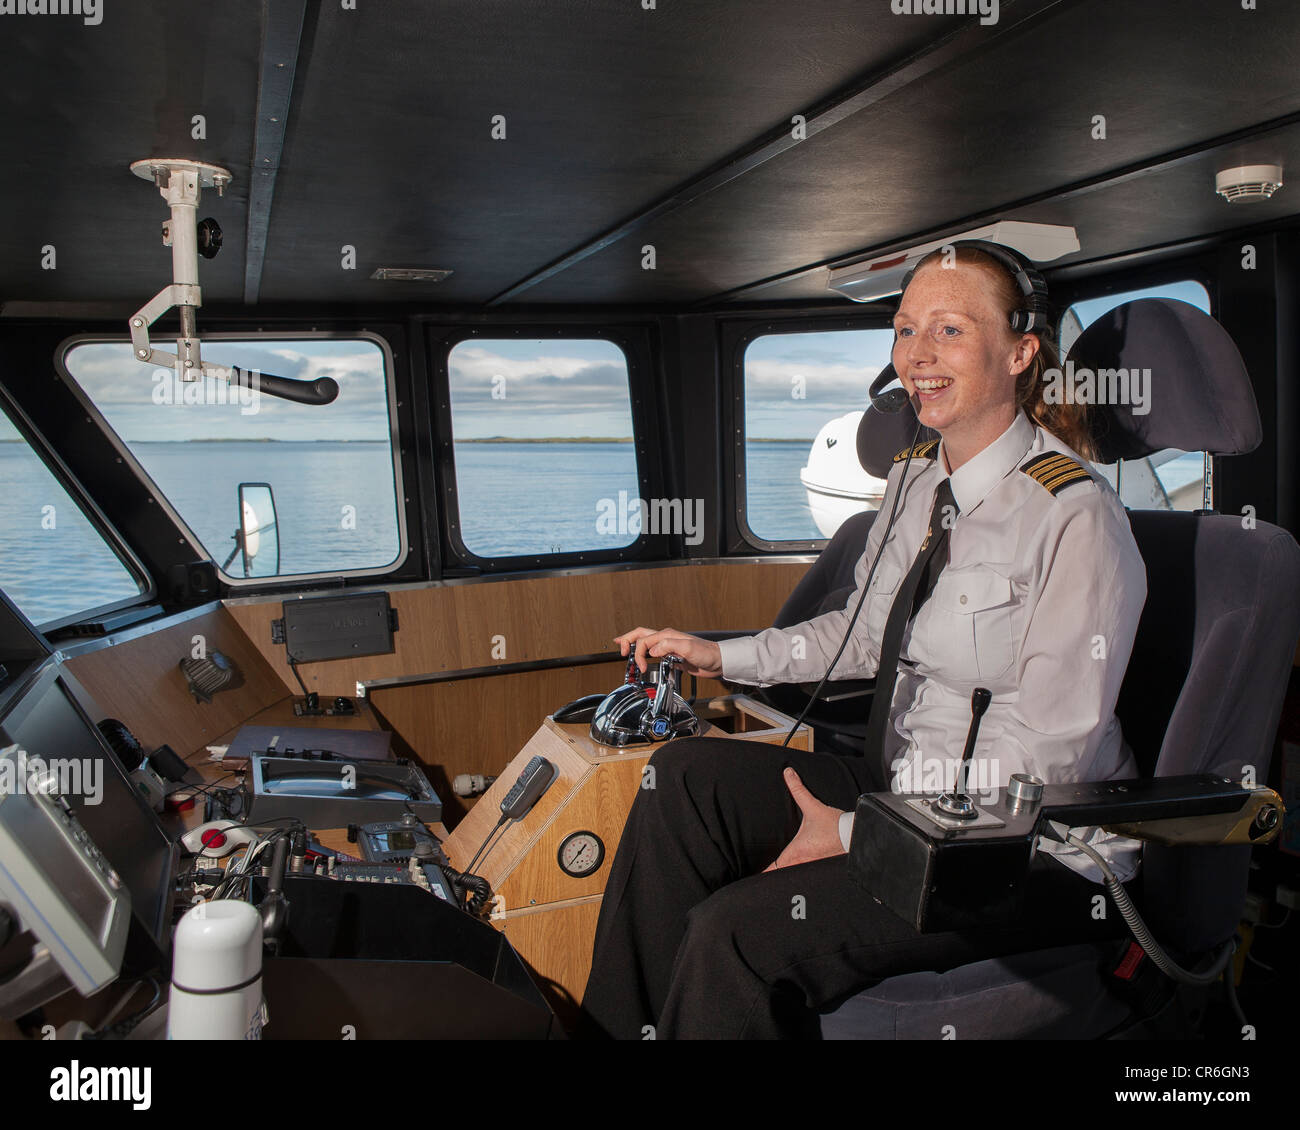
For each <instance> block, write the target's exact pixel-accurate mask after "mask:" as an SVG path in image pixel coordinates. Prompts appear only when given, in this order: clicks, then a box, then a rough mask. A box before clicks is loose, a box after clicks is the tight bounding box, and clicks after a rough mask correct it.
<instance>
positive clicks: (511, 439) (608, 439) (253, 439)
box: [0, 436, 812, 446]
mask: <svg viewBox="0 0 1300 1130" xmlns="http://www.w3.org/2000/svg"><path fill="white" fill-rule="evenodd" d="M26 442H27V441H26V440H25V439H23V438H22V437H21V436H18V437H14V438H12V439H0V443H22V444H25V443H26ZM126 442H127V443H382V444H387V443H388V442H389V441H388V440H386V439H276V438H275V437H274V436H247V437H240V436H204V437H202V438H198V439H128V440H127V441H126ZM455 442H456V443H631V442H633V441H632V437H631V436H543V437H539V438H527V437H524V436H483V437H481V438H478V439H458V440H456V441H455ZM746 442H747V443H799V444H804V445H805V446H806V445H807V444H810V443H812V440H811V439H779V438H775V437H770V436H750V437H749V438H748V439H747V440H746Z"/></svg>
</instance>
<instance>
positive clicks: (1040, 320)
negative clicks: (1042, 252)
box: [903, 239, 1051, 334]
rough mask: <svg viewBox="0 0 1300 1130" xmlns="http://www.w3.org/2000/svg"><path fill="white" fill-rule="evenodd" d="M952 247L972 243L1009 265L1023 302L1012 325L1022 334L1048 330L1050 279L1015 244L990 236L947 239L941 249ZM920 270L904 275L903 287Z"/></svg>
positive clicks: (1008, 271) (998, 260)
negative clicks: (1010, 244)
mask: <svg viewBox="0 0 1300 1130" xmlns="http://www.w3.org/2000/svg"><path fill="white" fill-rule="evenodd" d="M950 247H954V248H955V247H969V248H971V249H972V250H974V251H982V252H984V254H985V255H987V256H988V257H989V258H990V259H993V260H996V261H997V262H999V263H1001V264H1002V266H1003V267H1005V268H1006V270H1007V273H1008V274H1009V275H1010V276H1011V277H1012V278H1013V279H1014V280H1015V283H1016V286H1017V287H1019V288H1020V297H1021V303H1020V306H1019V307H1018V308H1017V309H1016V310H1014V311H1013V312H1012V314H1011V328H1012V330H1014V331H1015V332H1016V333H1018V334H1044V333H1046V332H1047V330H1048V327H1049V325H1050V324H1051V319H1050V313H1051V307H1050V305H1049V303H1048V299H1047V280H1046V279H1044V278H1043V276H1042V272H1040V271H1039V270H1038V268H1037V267H1035V266H1034V264H1033V263H1032V262H1030V260H1029V259H1027V258H1025V256H1023V255H1021V254H1020V252H1019V251H1017V250H1016V249H1015V248H1014V247H1006V246H1004V245H1003V244H1001V243H990V242H989V241H988V240H987V239H959V240H957V241H956V242H954V243H945V244H944V245H943V247H942V248H941V250H944V251H946V250H947V249H948V248H950ZM914 274H916V268H915V267H913V268H912V269H911V270H910V271H908V272H907V274H906V275H904V276H903V289H904V290H906V289H907V284H908V283H910V282H911V281H912V276H913V275H914Z"/></svg>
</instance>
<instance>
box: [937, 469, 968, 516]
mask: <svg viewBox="0 0 1300 1130" xmlns="http://www.w3.org/2000/svg"><path fill="white" fill-rule="evenodd" d="M945 506H951V507H952V511H953V513H954V514H960V513H961V507H960V506H958V505H957V499H956V498H955V497H954V496H953V493H952V479H951V478H946V479H944V480H943V481H942V482H941V483H940V484H939V486H938V488H937V489H936V490H935V492H934V510H935V513H936V514H942V512H943V509H944V507H945Z"/></svg>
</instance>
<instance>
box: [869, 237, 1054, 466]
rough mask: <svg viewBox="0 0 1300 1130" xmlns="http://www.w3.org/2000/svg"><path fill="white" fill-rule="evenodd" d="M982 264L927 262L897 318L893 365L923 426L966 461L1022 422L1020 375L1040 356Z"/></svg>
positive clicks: (913, 283)
mask: <svg viewBox="0 0 1300 1130" xmlns="http://www.w3.org/2000/svg"><path fill="white" fill-rule="evenodd" d="M995 285H996V284H995V282H994V280H993V278H992V277H991V276H990V274H989V272H988V271H986V270H985V269H984V268H983V267H980V266H975V265H972V264H968V263H958V264H957V265H955V266H953V267H943V266H942V265H941V263H939V262H933V263H929V264H927V265H926V266H925V267H923V268H922V269H921V270H919V271H917V273H916V274H915V275H914V276H913V277H912V281H911V283H910V284H909V285H908V287H907V290H906V292H905V293H904V295H903V301H902V303H901V304H900V305H899V308H898V314H897V315H896V316H895V317H894V333H895V341H894V351H893V362H894V368H895V370H896V371H897V372H898V375H899V378H900V379H901V380H902V382H903V387H904V388H906V389H907V392H908V394H909V395H910V396H913V398H914V400H913V403H916V404H917V405H918V413H919V415H920V418H921V422H922V423H923V424H925V425H926V426H927V427H930V428H933V429H934V430H935V431H937V432H939V433H940V434H941V435H942V436H943V438H944V441H945V446H947V447H950V448H952V447H957V448H964V449H967V452H968V453H967V454H966V455H965V456H964V457H965V458H969V456H970V455H972V454H975V453H976V452H978V451H979V450H981V449H982V448H983V447H984V446H986V445H987V444H989V443H992V442H993V440H995V439H997V437H998V436H1000V435H1001V434H1002V433H1003V432H1004V431H1005V430H1006V429H1007V428H1008V427H1009V426H1010V425H1011V422H1012V420H1013V419H1015V412H1016V376H1017V374H1019V373H1021V372H1022V371H1023V370H1024V369H1025V367H1026V366H1027V365H1028V364H1029V363H1030V361H1031V360H1033V357H1034V354H1035V353H1037V352H1038V339H1037V338H1036V337H1034V336H1033V335H1032V334H1025V335H1018V334H1016V333H1015V332H1014V331H1013V330H1012V329H1011V327H1010V325H1009V324H1008V322H1007V315H1006V313H1005V312H1004V311H1003V310H1002V309H1001V308H1000V307H999V305H998V299H997V292H996V290H995V289H994V287H995Z"/></svg>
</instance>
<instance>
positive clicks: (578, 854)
mask: <svg viewBox="0 0 1300 1130" xmlns="http://www.w3.org/2000/svg"><path fill="white" fill-rule="evenodd" d="M557 858H558V860H559V864H560V870H561V871H563V872H564V873H565V874H566V875H571V876H572V877H573V878H575V879H585V878H586V877H587V876H588V875H590V874H592V873H593V872H594V871H595V870H596V868H597V867H599V866H600V865H601V863H602V862H603V861H604V859H605V845H604V844H603V843H601V841H600V837H599V836H598V835H596V833H595V832H571V833H569V835H567V836H565V837H564V842H563V843H562V844H560V850H559V853H558V856H557Z"/></svg>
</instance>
